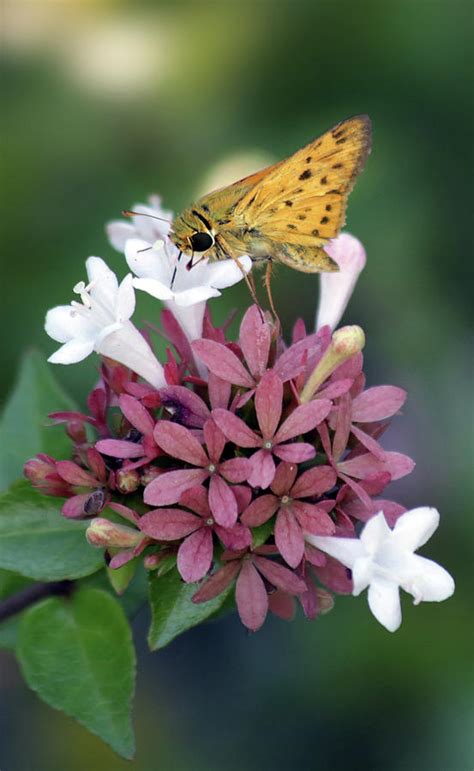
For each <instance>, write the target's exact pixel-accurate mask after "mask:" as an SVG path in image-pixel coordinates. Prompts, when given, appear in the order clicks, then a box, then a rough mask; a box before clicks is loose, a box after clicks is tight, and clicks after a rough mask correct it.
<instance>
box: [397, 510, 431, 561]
mask: <svg viewBox="0 0 474 771" xmlns="http://www.w3.org/2000/svg"><path fill="white" fill-rule="evenodd" d="M438 525H439V512H438V511H437V510H436V509H433V508H431V507H430V506H420V507H419V508H417V509H411V511H406V512H405V513H404V514H402V516H401V517H399V518H398V520H397V522H396V524H395V527H394V530H393V538H394V540H395V541H396V543H397V545H398V546H399V547H400V548H402V549H408V550H410V551H416V549H419V548H420V546H423V544H424V543H426V541H428V539H429V538H431V536H432V535H433V533H434V532H435V530H436V528H437V527H438Z"/></svg>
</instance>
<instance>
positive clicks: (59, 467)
mask: <svg viewBox="0 0 474 771" xmlns="http://www.w3.org/2000/svg"><path fill="white" fill-rule="evenodd" d="M56 471H57V472H58V474H59V476H60V477H61V479H64V481H65V482H69V484H70V485H75V486H76V487H101V486H102V483H101V482H98V481H97V479H96V478H95V477H93V476H92V474H89V472H88V471H85V470H84V469H83V468H81V467H80V466H78V465H77V463H73V461H72V460H59V461H58V462H57V463H56Z"/></svg>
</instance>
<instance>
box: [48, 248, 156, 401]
mask: <svg viewBox="0 0 474 771" xmlns="http://www.w3.org/2000/svg"><path fill="white" fill-rule="evenodd" d="M86 268H87V276H88V280H89V282H88V284H87V286H86V285H85V283H84V282H83V281H80V282H79V283H78V284H76V286H75V287H74V292H76V294H78V295H79V297H80V299H81V302H76V301H73V302H72V303H71V304H70V305H59V306H57V307H56V308H52V309H51V310H49V311H48V313H47V314H46V322H45V329H46V332H47V333H48V335H49V336H50V337H52V338H53V340H56V341H57V342H58V343H63V345H62V346H61V348H59V349H58V350H57V351H56V352H55V353H53V354H52V356H50V357H49V359H48V361H50V362H52V363H53V364H74V363H76V362H78V361H82V359H85V358H86V356H89V354H90V353H92V352H93V351H96V352H97V353H100V354H102V355H103V356H108V357H109V358H110V359H114V360H115V361H118V362H120V364H124V365H125V366H126V367H129V368H130V369H132V370H133V371H134V372H136V373H137V374H138V375H141V377H143V378H145V380H147V381H148V382H149V383H151V385H153V386H155V388H162V387H163V386H164V385H166V383H165V378H164V373H163V367H162V366H161V364H160V363H159V361H158V360H157V359H156V357H155V355H154V353H153V351H152V350H151V348H150V346H149V345H148V343H147V342H146V340H145V339H144V337H143V336H142V335H141V334H140V332H139V331H138V329H137V328H136V327H135V326H134V325H133V324H132V322H131V321H129V319H130V317H131V316H132V314H133V311H134V310H135V292H134V289H133V285H132V276H131V275H130V273H129V274H128V276H126V277H125V278H124V280H123V281H122V283H121V284H120V286H119V284H118V281H117V277H116V275H115V274H114V273H113V272H112V271H111V270H110V269H109V268H108V267H107V265H106V264H105V262H104V261H103V260H102V259H101V258H100V257H89V259H88V260H87V261H86Z"/></svg>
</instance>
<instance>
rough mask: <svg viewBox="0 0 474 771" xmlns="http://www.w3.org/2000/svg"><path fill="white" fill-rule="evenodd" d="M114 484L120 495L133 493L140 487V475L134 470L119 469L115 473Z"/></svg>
mask: <svg viewBox="0 0 474 771" xmlns="http://www.w3.org/2000/svg"><path fill="white" fill-rule="evenodd" d="M115 482H116V485H117V489H118V490H119V491H120V492H121V493H124V494H125V495H126V494H127V493H134V492H135V490H137V489H138V487H139V485H140V475H139V473H138V471H136V469H133V468H132V469H126V468H121V469H119V470H118V471H117V472H116V473H115Z"/></svg>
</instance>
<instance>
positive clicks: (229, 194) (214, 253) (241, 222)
mask: <svg viewBox="0 0 474 771" xmlns="http://www.w3.org/2000/svg"><path fill="white" fill-rule="evenodd" d="M370 146H371V127H370V119H369V117H368V116H367V115H359V116H356V117H354V118H349V119H348V120H345V121H342V122H341V123H338V124H337V126H334V128H332V129H330V130H329V131H327V132H326V133H325V134H323V135H322V136H321V137H319V138H318V139H315V140H314V141H313V142H310V143H309V144H308V145H306V147H303V148H302V149H301V150H298V151H297V152H296V153H294V155H291V156H290V157H289V158H287V159H286V160H283V161H280V162H279V163H276V164H274V165H273V166H269V167H267V168H266V169H263V170H262V171H258V172H257V173H256V174H252V175H251V176H249V177H245V179H241V180H240V181H238V182H235V183H234V184H232V185H229V186H228V187H224V188H221V189H219V190H216V191H214V192H212V193H209V194H208V195H205V196H203V197H202V198H200V199H199V200H198V201H197V202H196V203H195V204H194V205H192V206H191V207H189V208H188V209H185V211H183V212H182V213H181V214H180V215H178V216H177V217H176V219H175V220H174V222H173V225H172V228H171V232H170V238H171V240H172V241H173V242H174V243H175V244H176V246H177V247H178V248H179V249H180V250H181V251H182V252H183V253H184V254H186V255H189V256H191V258H192V259H193V258H194V255H196V254H199V255H200V256H201V255H202V256H203V257H205V258H206V259H210V260H222V259H228V258H229V257H231V258H233V259H237V260H238V257H239V256H242V255H244V254H248V255H249V256H250V257H251V258H252V259H253V260H254V261H255V262H261V261H266V260H275V261H277V262H283V263H285V264H286V265H289V266H290V267H291V268H295V269H296V270H300V271H303V272H304V273H316V272H319V271H331V270H337V265H336V264H335V263H334V261H333V260H331V258H330V257H329V256H328V255H327V254H326V252H325V251H324V249H323V246H324V244H326V243H327V242H328V240H329V239H330V238H334V237H335V236H337V234H338V233H339V230H340V229H341V227H342V226H343V225H344V222H345V210H346V205H347V198H348V195H349V193H350V191H351V190H352V187H353V185H354V182H355V179H356V177H357V175H358V174H359V172H360V171H361V170H362V167H363V165H364V162H365V160H366V158H367V155H368V154H369V152H370Z"/></svg>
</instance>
